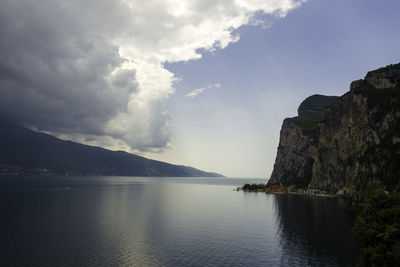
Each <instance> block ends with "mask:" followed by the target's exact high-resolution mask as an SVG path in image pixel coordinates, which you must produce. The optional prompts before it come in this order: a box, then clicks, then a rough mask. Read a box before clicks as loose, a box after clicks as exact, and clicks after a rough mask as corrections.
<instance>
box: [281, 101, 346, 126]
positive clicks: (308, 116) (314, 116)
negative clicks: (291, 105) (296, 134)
mask: <svg viewBox="0 0 400 267" xmlns="http://www.w3.org/2000/svg"><path fill="white" fill-rule="evenodd" d="M338 98H339V97H337V96H325V95H312V96H310V97H307V98H306V99H305V100H304V101H303V102H302V103H301V104H300V106H299V108H298V110H297V113H298V116H297V117H294V118H289V119H288V120H289V121H292V122H294V123H295V124H297V125H298V126H299V127H301V128H302V129H303V131H304V133H306V134H315V132H316V130H317V129H318V124H319V123H320V122H321V121H323V120H324V119H325V109H326V108H327V107H328V106H329V105H330V104H331V103H333V102H334V101H336V100H337V99H338Z"/></svg>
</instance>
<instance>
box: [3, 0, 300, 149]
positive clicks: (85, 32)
mask: <svg viewBox="0 0 400 267" xmlns="http://www.w3.org/2000/svg"><path fill="white" fill-rule="evenodd" d="M302 2H304V1H302V0H299V1H296V0H269V1H268V0H262V1H261V0H246V1H244V0H235V1H231V0H213V1H211V0H204V1H181V0H165V1H156V0H148V1H140V0H120V1H117V0H96V1H94V0H86V1H81V0H69V1H53V0H37V1H24V0H21V1H14V0H3V1H2V2H1V4H0V7H1V8H0V36H1V37H0V38H1V41H0V51H1V52H0V96H1V97H0V114H1V115H2V116H5V117H8V118H10V119H14V120H16V121H18V122H20V123H22V124H24V125H27V126H30V127H34V128H36V129H38V130H41V131H46V132H49V133H52V134H55V135H58V136H61V137H63V138H66V139H72V140H77V141H84V142H87V143H91V144H96V145H102V146H105V147H110V148H121V147H123V148H124V149H126V148H131V149H132V150H139V151H149V150H150V151H158V150H160V149H163V148H165V147H166V146H168V142H169V139H170V129H169V125H170V120H171V118H170V115H169V114H168V110H167V107H166V101H167V100H168V98H169V97H170V96H171V95H172V94H173V93H174V90H175V89H174V87H173V84H174V82H175V81H176V80H177V79H176V78H175V77H174V74H173V73H171V72H169V71H168V70H166V69H165V68H164V63H166V62H169V63H173V62H179V61H189V60H196V59H199V58H201V54H200V53H199V52H198V51H199V49H204V50H208V51H213V50H216V49H223V48H225V47H227V46H228V45H229V44H231V43H234V42H237V41H238V40H239V36H238V35H237V34H235V30H236V29H238V28H239V27H240V26H242V25H246V24H252V23H253V22H252V17H253V16H254V15H255V14H256V13H260V12H261V13H265V14H272V15H274V16H276V17H284V16H285V15H286V14H287V12H289V11H290V10H292V9H295V8H297V7H298V6H299V5H300V4H301V3H302ZM215 87H217V86H215ZM202 91H204V90H202ZM199 93H201V92H200V91H198V93H197V94H199Z"/></svg>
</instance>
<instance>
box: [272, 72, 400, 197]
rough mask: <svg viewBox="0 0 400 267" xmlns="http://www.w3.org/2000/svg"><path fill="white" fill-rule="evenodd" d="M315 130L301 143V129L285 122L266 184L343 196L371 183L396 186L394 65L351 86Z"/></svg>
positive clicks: (399, 132)
mask: <svg viewBox="0 0 400 267" xmlns="http://www.w3.org/2000/svg"><path fill="white" fill-rule="evenodd" d="M316 128H317V129H316V131H315V133H314V134H313V135H311V137H310V138H308V139H307V138H306V136H305V135H304V132H305V130H304V127H301V126H297V127H296V126H290V125H288V123H287V122H286V120H285V122H284V124H283V126H282V131H281V141H280V145H279V148H278V155H277V159H276V162H275V166H274V171H273V174H272V177H271V179H270V182H269V183H270V184H275V183H280V182H282V183H283V184H284V185H292V184H294V185H298V186H304V185H305V181H308V183H307V185H308V186H309V187H310V188H316V189H321V190H325V191H327V192H329V193H337V194H344V195H349V196H356V195H357V194H358V192H360V191H361V190H363V189H364V187H365V186H366V185H367V184H368V183H369V182H371V181H381V182H382V183H383V184H384V185H385V186H386V187H387V188H388V189H389V190H391V189H394V187H396V186H398V184H399V180H400V64H397V65H390V66H387V67H385V68H382V69H379V70H376V71H372V72H369V73H368V74H367V76H366V77H365V79H364V80H359V81H355V82H353V83H352V84H351V88H350V91H349V92H348V93H346V94H345V95H343V96H342V97H340V98H338V99H337V100H335V101H334V102H333V103H332V104H330V105H328V106H327V108H326V110H325V117H324V119H323V120H321V122H320V123H319V124H318V126H317V127H316ZM306 140H307V141H306ZM293 154H295V155H296V156H295V157H294V156H293ZM310 165H311V167H310ZM305 175H306V177H305ZM288 177H289V178H288Z"/></svg>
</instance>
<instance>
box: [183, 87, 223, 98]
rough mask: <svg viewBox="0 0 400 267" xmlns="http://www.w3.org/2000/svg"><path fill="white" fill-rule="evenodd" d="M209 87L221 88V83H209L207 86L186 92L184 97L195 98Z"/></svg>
mask: <svg viewBox="0 0 400 267" xmlns="http://www.w3.org/2000/svg"><path fill="white" fill-rule="evenodd" d="M211 88H221V84H220V83H216V84H213V85H209V86H207V87H203V88H198V89H194V90H193V91H191V92H189V93H187V94H186V95H185V96H186V97H190V98H195V97H196V96H198V95H199V94H201V93H203V92H204V91H205V90H207V89H211Z"/></svg>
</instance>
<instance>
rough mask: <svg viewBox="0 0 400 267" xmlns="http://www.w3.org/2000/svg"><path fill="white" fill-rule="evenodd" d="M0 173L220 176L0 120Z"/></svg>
mask: <svg viewBox="0 0 400 267" xmlns="http://www.w3.org/2000/svg"><path fill="white" fill-rule="evenodd" d="M0 174H14V175H16V174H32V175H121V176H171V177H193V176H195V177H220V176H222V175H220V174H217V173H211V172H204V171H201V170H198V169H195V168H192V167H187V166H179V165H173V164H168V163H165V162H161V161H156V160H150V159H147V158H144V157H140V156H137V155H134V154H129V153H127V152H123V151H111V150H107V149H104V148H100V147H95V146H88V145H83V144H79V143H74V142H71V141H64V140H61V139H58V138H56V137H54V136H51V135H48V134H44V133H39V132H35V131H32V130H29V129H27V128H24V127H21V126H18V125H16V124H14V123H12V122H10V121H7V120H4V119H1V118H0Z"/></svg>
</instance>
